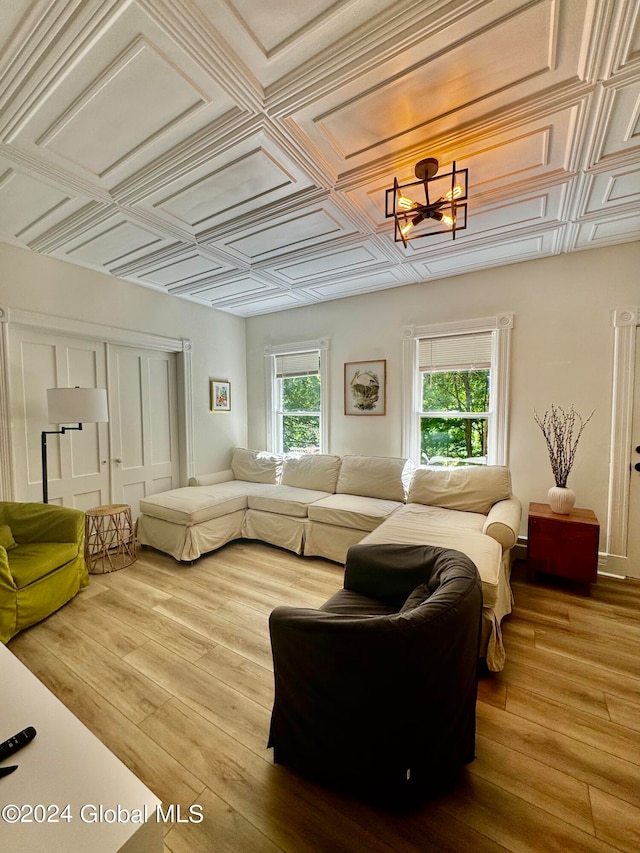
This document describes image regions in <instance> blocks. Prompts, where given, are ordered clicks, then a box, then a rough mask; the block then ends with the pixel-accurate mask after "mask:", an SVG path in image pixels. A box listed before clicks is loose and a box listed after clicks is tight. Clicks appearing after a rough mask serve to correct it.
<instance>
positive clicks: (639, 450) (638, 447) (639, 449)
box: [636, 444, 640, 453]
mask: <svg viewBox="0 0 640 853" xmlns="http://www.w3.org/2000/svg"><path fill="white" fill-rule="evenodd" d="M636 453H640V444H639V445H638V446H637V447H636Z"/></svg>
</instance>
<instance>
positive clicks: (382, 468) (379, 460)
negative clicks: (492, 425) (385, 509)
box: [336, 456, 413, 502]
mask: <svg viewBox="0 0 640 853" xmlns="http://www.w3.org/2000/svg"><path fill="white" fill-rule="evenodd" d="M412 471H413V463H412V462H411V460H409V459H398V458H394V457H390V456H343V457H342V465H341V466H340V476H339V477H338V483H337V485H336V493H337V494H343V495H362V496H363V497H369V498H382V499H383V500H390V501H402V502H404V501H405V499H406V496H407V490H408V487H409V483H410V481H411V472H412Z"/></svg>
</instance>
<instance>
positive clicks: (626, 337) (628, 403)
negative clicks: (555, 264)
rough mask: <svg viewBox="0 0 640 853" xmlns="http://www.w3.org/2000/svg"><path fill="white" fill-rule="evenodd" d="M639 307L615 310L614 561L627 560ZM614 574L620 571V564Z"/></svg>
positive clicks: (609, 529) (610, 510)
mask: <svg viewBox="0 0 640 853" xmlns="http://www.w3.org/2000/svg"><path fill="white" fill-rule="evenodd" d="M639 317H640V314H639V311H638V307H637V306H636V307H624V308H614V309H613V310H612V311H611V325H612V326H613V381H612V386H613V387H612V400H611V453H610V457H609V470H610V472H611V475H610V477H609V495H608V500H607V524H606V549H607V553H608V554H610V555H611V556H612V557H614V558H616V562H618V563H619V558H625V559H626V557H627V549H628V536H629V483H630V479H629V448H630V447H631V440H632V426H633V396H634V385H635V361H636V327H637V326H638V325H640V320H639ZM617 571H621V567H620V565H618V567H617Z"/></svg>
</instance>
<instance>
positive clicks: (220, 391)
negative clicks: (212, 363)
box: [211, 379, 231, 412]
mask: <svg viewBox="0 0 640 853" xmlns="http://www.w3.org/2000/svg"><path fill="white" fill-rule="evenodd" d="M211 411H212V412H230V411H231V383H230V382H226V381H224V380H223V379H212V380H211Z"/></svg>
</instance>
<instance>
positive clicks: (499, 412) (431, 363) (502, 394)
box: [403, 314, 513, 466]
mask: <svg viewBox="0 0 640 853" xmlns="http://www.w3.org/2000/svg"><path fill="white" fill-rule="evenodd" d="M512 325H513V316H512V315H511V314H503V315H500V316H499V317H489V318H483V319H479V320H470V321H465V322H461V323H441V324H438V325H433V326H410V327H407V328H405V329H403V338H404V370H403V373H404V378H403V396H404V406H403V453H404V455H405V456H409V457H410V458H411V459H413V461H414V462H416V463H417V464H420V465H431V466H434V465H437V466H452V465H487V464H489V465H504V464H506V459H507V405H508V362H509V358H508V357H509V345H510V332H511V328H512Z"/></svg>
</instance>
